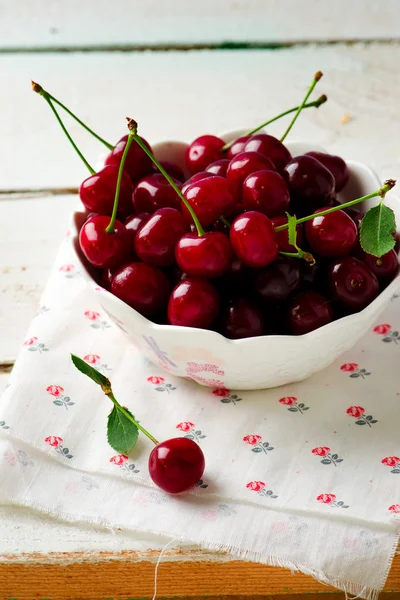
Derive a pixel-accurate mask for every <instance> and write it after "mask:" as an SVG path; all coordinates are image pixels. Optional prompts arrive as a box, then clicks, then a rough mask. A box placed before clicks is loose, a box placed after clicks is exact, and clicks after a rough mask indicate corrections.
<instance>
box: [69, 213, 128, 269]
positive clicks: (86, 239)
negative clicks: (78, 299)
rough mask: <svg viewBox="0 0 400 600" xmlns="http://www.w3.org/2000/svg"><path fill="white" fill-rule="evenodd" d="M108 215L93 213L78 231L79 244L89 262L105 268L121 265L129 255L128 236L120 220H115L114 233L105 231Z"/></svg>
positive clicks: (108, 221)
mask: <svg viewBox="0 0 400 600" xmlns="http://www.w3.org/2000/svg"><path fill="white" fill-rule="evenodd" d="M109 223H110V217H106V216H105V215H95V216H94V217H91V218H90V219H88V220H87V221H86V222H85V223H84V224H83V225H82V228H81V230H80V232H79V245H80V247H81V250H82V252H83V254H84V255H85V256H86V258H87V259H88V261H89V262H90V264H92V265H94V266H95V267H100V268H102V269H107V268H111V267H116V266H118V265H121V264H122V263H123V262H124V261H126V260H127V259H128V257H129V250H130V236H129V234H128V232H127V230H126V229H125V226H124V225H123V224H122V223H120V221H115V225H114V233H106V227H108V224H109Z"/></svg>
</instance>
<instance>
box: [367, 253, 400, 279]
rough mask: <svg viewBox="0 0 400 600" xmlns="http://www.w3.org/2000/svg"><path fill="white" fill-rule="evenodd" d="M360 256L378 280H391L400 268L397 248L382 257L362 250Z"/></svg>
mask: <svg viewBox="0 0 400 600" xmlns="http://www.w3.org/2000/svg"><path fill="white" fill-rule="evenodd" d="M360 258H361V260H362V261H363V262H365V264H366V265H368V267H369V268H370V269H371V271H372V272H373V274H374V275H375V276H376V277H377V278H378V280H379V281H383V282H384V283H387V282H388V281H391V280H392V279H393V277H394V276H395V275H396V273H397V272H398V270H399V259H398V256H397V253H396V251H395V250H389V252H386V254H383V256H381V257H380V258H378V257H377V256H373V255H372V254H367V253H366V252H364V251H361V252H360Z"/></svg>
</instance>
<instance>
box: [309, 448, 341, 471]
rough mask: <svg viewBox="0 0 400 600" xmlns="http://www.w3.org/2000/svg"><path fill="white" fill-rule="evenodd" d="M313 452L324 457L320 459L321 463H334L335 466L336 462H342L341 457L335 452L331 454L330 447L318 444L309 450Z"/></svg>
mask: <svg viewBox="0 0 400 600" xmlns="http://www.w3.org/2000/svg"><path fill="white" fill-rule="evenodd" d="M311 452H312V453H313V454H315V455H316V456H321V457H324V458H322V460H321V463H322V464H323V465H334V466H335V467H336V464H337V463H341V462H343V458H339V457H338V455H337V454H331V453H330V452H331V449H330V448H328V446H319V447H318V448H313V449H312V450H311Z"/></svg>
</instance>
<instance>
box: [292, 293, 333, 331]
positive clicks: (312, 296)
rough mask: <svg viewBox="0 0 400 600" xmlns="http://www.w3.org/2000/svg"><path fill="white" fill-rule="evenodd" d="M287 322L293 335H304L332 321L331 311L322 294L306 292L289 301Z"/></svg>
mask: <svg viewBox="0 0 400 600" xmlns="http://www.w3.org/2000/svg"><path fill="white" fill-rule="evenodd" d="M288 321H289V327H290V330H291V332H292V333H293V334H294V335H304V334H305V333H309V332H310V331H313V330H314V329H318V328H319V327H322V326H323V325H327V323H330V322H331V321H333V310H332V307H331V305H330V303H329V301H328V300H327V299H326V298H325V297H324V296H322V294H319V293H318V292H314V291H313V290H306V291H305V292H300V294H298V295H297V296H296V297H295V298H293V300H292V301H291V303H290V305H289V310H288Z"/></svg>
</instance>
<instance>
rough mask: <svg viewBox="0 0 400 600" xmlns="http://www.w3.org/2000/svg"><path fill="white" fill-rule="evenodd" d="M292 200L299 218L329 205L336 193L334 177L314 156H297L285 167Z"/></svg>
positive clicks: (284, 173)
mask: <svg viewBox="0 0 400 600" xmlns="http://www.w3.org/2000/svg"><path fill="white" fill-rule="evenodd" d="M282 175H283V176H284V178H285V179H286V183H287V185H288V188H289V192H290V198H291V200H292V202H293V203H294V205H295V209H296V214H297V216H299V215H300V216H303V215H309V214H310V213H311V212H313V211H314V210H316V209H317V208H321V206H326V205H327V204H329V202H330V200H331V198H332V195H333V194H334V191H335V180H334V178H333V175H332V173H331V172H330V171H328V169H327V168H326V167H324V165H322V164H321V163H320V162H319V161H318V160H316V159H315V158H313V157H312V156H297V157H296V158H293V159H292V160H291V161H290V162H289V163H288V164H287V165H286V167H285V169H284V170H283V172H282Z"/></svg>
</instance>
